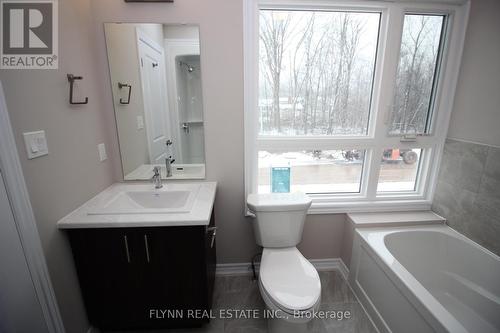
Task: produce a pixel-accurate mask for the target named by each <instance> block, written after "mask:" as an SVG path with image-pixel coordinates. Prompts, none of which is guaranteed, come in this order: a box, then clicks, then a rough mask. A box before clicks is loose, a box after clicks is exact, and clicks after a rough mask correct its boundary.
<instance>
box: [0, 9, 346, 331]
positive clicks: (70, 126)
mask: <svg viewBox="0 0 500 333" xmlns="http://www.w3.org/2000/svg"><path fill="white" fill-rule="evenodd" d="M59 5H60V10H59V13H60V15H59V17H60V21H59V26H60V27H61V29H60V31H59V49H60V65H59V69H58V70H29V71H22V70H8V71H6V70H3V71H0V79H1V80H2V83H3V85H4V87H5V93H6V96H7V104H8V108H9V114H10V116H11V120H12V124H13V127H14V132H15V136H16V141H17V145H18V149H19V152H20V157H21V162H22V166H23V170H24V173H25V177H26V181H27V185H28V189H29V192H30V196H31V200H32V204H33V208H34V211H35V216H36V219H37V224H38V228H39V232H40V236H41V239H42V243H43V246H44V251H45V255H46V258H47V263H48V266H49V270H50V274H51V278H52V280H53V285H54V288H55V292H56V296H57V299H58V302H59V305H60V309H61V312H62V316H63V320H64V323H65V326H66V329H67V331H68V332H72V333H73V332H82V333H83V332H85V331H86V330H87V328H88V322H87V319H86V316H85V312H84V308H83V304H82V300H81V295H80V290H79V287H78V282H77V277H76V272H75V269H74V264H73V260H72V256H71V249H70V247H69V246H68V243H67V239H66V238H65V237H64V234H63V233H62V232H60V231H58V230H57V228H56V222H57V221H58V220H59V219H60V218H61V217H63V216H64V215H66V214H68V213H69V212H70V211H72V210H73V209H75V208H76V207H78V206H80V205H81V204H83V203H84V202H85V201H87V200H89V199H90V198H91V197H92V196H94V195H95V194H97V193H98V192H100V191H101V190H102V189H104V188H105V187H107V186H109V185H110V184H111V183H112V182H114V181H120V180H121V179H122V177H123V175H122V170H121V163H120V156H119V147H118V139H117V132H116V125H115V121H114V111H113V100H112V93H111V84H110V79H109V75H108V72H109V71H108V64H107V55H106V44H105V37H104V24H103V23H104V22H119V21H129V22H130V21H133V22H156V23H192V24H198V25H199V26H200V38H201V49H202V52H201V53H202V55H201V63H202V64H201V65H202V71H203V74H202V75H203V95H204V110H205V130H206V162H207V179H208V180H215V181H217V182H218V184H219V186H218V193H217V201H216V206H215V214H216V217H217V223H218V226H219V231H220V232H219V233H218V243H217V246H218V249H217V252H218V262H219V263H232V262H248V261H250V259H251V257H252V256H253V254H255V253H256V252H257V251H258V249H257V247H256V245H255V241H254V237H253V231H252V228H251V223H250V220H249V219H247V218H245V217H244V214H243V211H244V199H245V198H244V183H243V181H244V177H243V176H244V174H243V42H242V34H243V26H242V1H233V0H212V1H200V0H182V1H176V2H175V3H174V4H164V3H162V4H156V3H144V4H127V3H125V2H124V1H123V0H106V1H100V0H72V1H59ZM89 5H90V6H89ZM66 73H74V74H77V75H82V76H83V77H84V80H83V81H81V82H78V83H77V89H76V92H77V94H78V95H79V96H78V97H77V98H78V99H79V98H80V97H84V96H88V97H89V104H88V105H82V106H70V105H69V104H68V101H67V99H68V82H67V80H66ZM38 129H43V130H45V131H46V133H47V140H48V146H49V152H50V154H49V155H48V156H45V157H41V158H38V159H34V160H27V159H26V154H25V150H24V144H23V140H22V132H25V131H33V130H38ZM101 142H104V143H106V147H107V149H108V156H109V159H108V160H107V161H105V162H102V163H101V162H99V161H98V154H97V147H96V146H97V144H98V143H101ZM344 219H345V216H344V215H313V216H309V217H308V220H307V224H306V227H305V230H304V235H303V242H302V244H300V250H301V251H302V252H303V253H304V255H306V256H307V257H309V258H332V257H339V256H340V252H341V246H342V235H343V230H344V229H343V228H344Z"/></svg>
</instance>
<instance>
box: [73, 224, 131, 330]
mask: <svg viewBox="0 0 500 333" xmlns="http://www.w3.org/2000/svg"><path fill="white" fill-rule="evenodd" d="M69 234H70V240H71V246H72V248H73V255H74V258H75V262H76V267H77V271H78V277H79V280H80V285H81V288H82V291H83V296H84V301H85V305H86V309H87V313H88V316H89V320H90V322H91V323H92V324H93V325H95V326H96V327H99V328H102V329H105V328H127V327H130V326H135V323H137V314H136V311H135V305H134V299H135V298H136V297H137V294H136V291H137V288H134V287H133V286H138V285H139V284H140V278H139V276H138V274H137V271H136V268H135V264H136V263H137V261H138V253H136V251H135V245H134V243H135V242H136V239H135V236H134V234H133V233H129V232H128V230H127V229H84V230H74V231H70V232H69ZM131 286H132V287H131Z"/></svg>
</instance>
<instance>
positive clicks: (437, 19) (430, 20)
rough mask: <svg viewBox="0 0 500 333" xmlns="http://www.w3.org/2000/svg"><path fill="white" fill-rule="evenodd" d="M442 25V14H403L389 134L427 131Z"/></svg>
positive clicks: (435, 82)
mask: <svg viewBox="0 0 500 333" xmlns="http://www.w3.org/2000/svg"><path fill="white" fill-rule="evenodd" d="M444 22H445V17H444V16H442V15H439V16H438V15H419V14H407V15H405V18H404V25H403V36H402V41H401V49H400V52H399V65H398V73H397V76H396V92H395V97H394V112H393V118H392V124H391V128H390V132H391V134H395V135H400V134H402V133H419V134H421V133H428V132H429V125H430V120H431V116H432V112H431V111H432V108H433V104H432V102H433V98H434V97H435V94H434V92H435V88H436V84H437V80H436V79H437V75H436V74H437V65H438V60H439V56H440V51H441V47H440V46H441V40H442V37H443V24H444Z"/></svg>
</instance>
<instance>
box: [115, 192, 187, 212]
mask: <svg viewBox="0 0 500 333" xmlns="http://www.w3.org/2000/svg"><path fill="white" fill-rule="evenodd" d="M189 193H190V192H189V191H161V192H159V191H134V192H125V194H126V195H128V196H129V197H130V199H132V200H133V201H134V202H135V203H137V204H138V205H139V206H141V207H144V208H179V207H184V206H185V205H186V202H187V199H188V198H189Z"/></svg>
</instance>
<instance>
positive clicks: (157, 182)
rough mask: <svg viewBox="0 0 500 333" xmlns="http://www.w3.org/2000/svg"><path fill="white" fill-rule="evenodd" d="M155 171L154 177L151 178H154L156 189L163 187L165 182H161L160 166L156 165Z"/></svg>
mask: <svg viewBox="0 0 500 333" xmlns="http://www.w3.org/2000/svg"><path fill="white" fill-rule="evenodd" d="M153 172H154V175H153V178H151V179H152V180H153V184H155V188H156V189H159V188H162V187H163V184H162V183H161V173H160V167H157V166H155V167H154V168H153Z"/></svg>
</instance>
